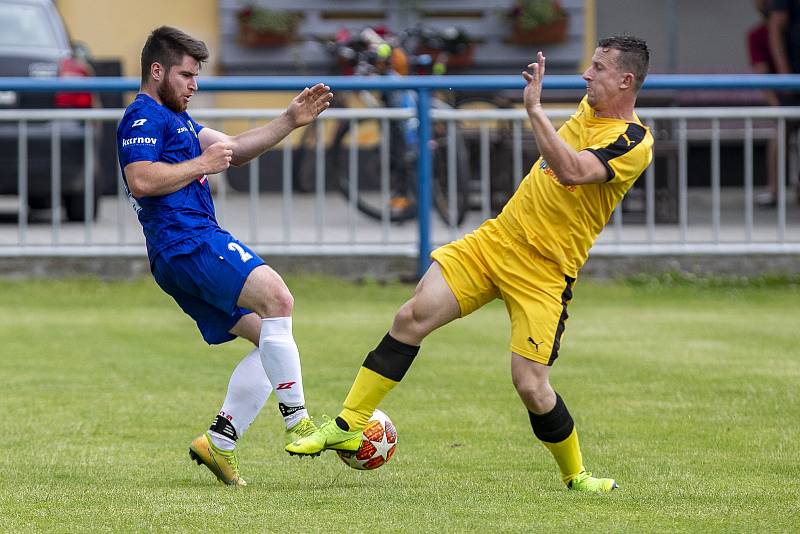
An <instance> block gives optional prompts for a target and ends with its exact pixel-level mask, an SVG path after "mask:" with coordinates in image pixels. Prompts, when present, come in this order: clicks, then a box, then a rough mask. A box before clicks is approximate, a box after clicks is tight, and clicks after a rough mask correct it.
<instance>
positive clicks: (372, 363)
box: [361, 334, 419, 382]
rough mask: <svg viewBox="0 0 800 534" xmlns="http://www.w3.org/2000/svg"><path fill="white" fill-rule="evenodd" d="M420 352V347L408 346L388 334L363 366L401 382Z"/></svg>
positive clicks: (368, 355)
mask: <svg viewBox="0 0 800 534" xmlns="http://www.w3.org/2000/svg"><path fill="white" fill-rule="evenodd" d="M418 352H419V347H418V346H416V345H407V344H405V343H403V342H402V341H398V340H396V339H395V338H393V337H392V336H390V335H389V334H386V335H385V336H383V339H382V340H381V342H380V343H378V346H377V347H375V350H373V351H371V352H370V353H369V354H367V358H366V359H365V360H364V363H363V364H361V365H362V366H363V367H366V368H367V369H369V370H370V371H374V372H376V373H378V374H379V375H381V376H383V377H386V378H388V379H389V380H394V381H395V382H400V381H401V380H402V379H403V377H404V376H405V375H406V371H408V368H409V367H411V364H412V363H413V362H414V358H415V357H416V356H417V353H418Z"/></svg>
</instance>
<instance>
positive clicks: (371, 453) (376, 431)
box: [337, 410, 397, 470]
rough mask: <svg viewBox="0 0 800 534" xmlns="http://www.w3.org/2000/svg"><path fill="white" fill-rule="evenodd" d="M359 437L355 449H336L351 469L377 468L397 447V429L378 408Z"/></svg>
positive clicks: (386, 460) (387, 459)
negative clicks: (345, 450) (358, 443)
mask: <svg viewBox="0 0 800 534" xmlns="http://www.w3.org/2000/svg"><path fill="white" fill-rule="evenodd" d="M361 438H362V439H361V446H360V447H359V448H358V450H357V451H354V452H342V451H337V452H338V454H339V458H341V459H342V461H343V462H344V463H346V464H347V465H349V466H350V467H352V468H353V469H361V470H367V469H377V468H379V467H380V466H382V465H383V464H385V463H386V462H388V461H389V460H390V459H391V457H392V456H393V455H394V451H395V449H396V448H397V430H396V429H395V428H394V424H392V420H391V419H389V416H388V415H386V414H385V413H383V412H382V411H380V410H375V411H374V412H373V413H372V417H370V418H369V421H368V422H367V426H366V427H364V431H363V432H362V435H361Z"/></svg>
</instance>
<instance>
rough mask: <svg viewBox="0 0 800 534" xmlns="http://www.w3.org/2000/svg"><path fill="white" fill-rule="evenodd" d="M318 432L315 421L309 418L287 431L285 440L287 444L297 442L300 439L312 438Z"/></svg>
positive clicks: (301, 420)
mask: <svg viewBox="0 0 800 534" xmlns="http://www.w3.org/2000/svg"><path fill="white" fill-rule="evenodd" d="M316 430H317V425H315V424H314V421H312V420H311V419H309V418H308V417H306V418H304V419H300V421H298V422H297V424H295V425H294V426H293V427H292V428H289V429H288V430H286V434H285V438H286V444H287V445H288V444H289V443H291V442H293V441H297V440H298V439H300V438H305V437H306V436H310V435H311V434H313V433H314V432H316Z"/></svg>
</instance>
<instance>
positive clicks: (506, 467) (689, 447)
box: [0, 278, 800, 533]
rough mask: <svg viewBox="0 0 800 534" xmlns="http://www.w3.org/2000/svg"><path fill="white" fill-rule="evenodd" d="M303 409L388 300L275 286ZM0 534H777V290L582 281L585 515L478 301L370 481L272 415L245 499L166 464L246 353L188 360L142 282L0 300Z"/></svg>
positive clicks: (785, 350) (414, 375) (356, 290)
mask: <svg viewBox="0 0 800 534" xmlns="http://www.w3.org/2000/svg"><path fill="white" fill-rule="evenodd" d="M288 283H289V285H290V287H291V288H292V290H293V292H294V294H295V298H296V310H295V320H294V324H295V336H296V338H297V342H298V345H299V346H300V349H301V353H302V356H303V366H304V367H303V368H304V376H305V385H306V396H307V403H308V406H309V408H310V410H311V411H312V413H314V414H322V413H328V414H335V413H337V412H338V409H339V406H340V403H341V401H342V399H343V398H344V395H345V394H346V392H347V390H348V388H349V385H350V383H351V381H352V379H353V377H354V376H355V373H356V371H357V369H358V366H359V364H360V363H361V361H362V360H363V358H364V356H365V354H366V353H367V352H368V351H369V350H370V349H372V348H373V347H374V345H375V344H376V343H377V341H378V340H379V339H380V337H381V336H382V335H383V334H384V333H385V332H386V330H387V329H388V327H389V324H390V321H391V318H392V315H393V313H394V311H395V309H396V308H397V307H398V306H399V305H400V304H401V303H402V302H403V300H404V299H405V298H407V297H408V296H409V295H410V293H411V290H412V288H411V287H410V286H403V285H388V286H381V285H377V284H362V285H355V284H349V283H344V282H340V281H337V280H333V279H323V278H298V279H290V280H288ZM0 295H2V296H0V302H2V305H0V347H2V349H0V384H2V393H0V410H2V414H3V423H4V424H3V430H2V432H0V436H2V437H0V443H2V456H1V457H0V531H8V532H20V531H58V532H69V531H73V532H83V531H123V532H128V531H142V530H157V531H168V532H172V531H195V532H197V531H222V530H227V531H237V532H239V531H243V532H317V531H320V532H321V531H327V532H348V531H352V532H385V531H386V532H398V531H402V532H426V531H446V532H465V531H470V532H531V531H535V532H548V533H549V532H564V531H567V530H569V531H577V530H580V529H589V530H592V531H601V530H602V531H625V532H692V533H694V532H757V531H765V532H784V531H787V532H788V531H795V532H796V529H797V525H798V524H800V504H798V503H800V484H799V483H798V481H799V480H800V467H799V465H800V447H798V441H799V440H800V428H799V426H798V422H800V348H799V347H798V340H800V328H799V327H800V318H799V314H798V312H799V311H800V289H798V286H797V285H796V284H792V283H790V282H786V283H781V282H780V281H769V282H768V283H745V282H741V281H734V282H731V283H723V284H719V283H714V284H709V283H703V282H702V281H687V280H677V281H674V280H673V281H670V280H666V281H665V280H663V279H661V280H659V279H646V278H642V279H637V280H635V281H634V282H632V283H606V284H599V283H590V282H587V281H582V282H580V283H579V284H578V286H577V287H576V291H575V301H574V302H573V304H572V305H571V306H570V311H571V318H570V321H569V323H568V326H567V333H566V338H565V340H564V343H563V345H562V351H561V357H560V359H559V360H558V362H557V363H556V365H555V368H554V370H553V373H552V381H553V384H554V386H555V387H556V389H558V391H559V392H560V393H561V394H562V396H563V397H564V399H565V400H566V402H567V405H568V406H569V408H570V410H571V412H572V414H573V416H574V418H575V420H576V424H577V425H578V429H579V431H580V435H581V440H582V443H583V450H584V457H585V460H586V463H587V466H588V467H589V468H590V469H592V470H593V471H594V472H595V473H597V474H602V475H609V476H613V477H615V478H616V479H617V480H618V481H619V482H620V484H621V486H622V489H621V490H620V491H617V492H615V493H614V494H612V495H609V496H593V495H581V494H573V493H571V492H568V491H566V490H565V489H564V487H563V486H562V485H561V484H560V482H559V478H558V473H557V469H556V466H555V463H554V462H553V460H552V458H550V457H549V455H548V453H547V452H546V450H545V449H544V448H543V447H542V446H541V445H539V444H538V443H537V442H536V441H535V440H534V439H533V436H532V433H531V430H530V426H529V423H528V417H527V414H526V412H525V410H524V409H523V407H522V405H521V403H520V402H519V400H518V399H517V397H516V393H515V392H514V389H513V387H512V385H511V381H510V376H509V375H510V373H509V355H508V336H509V328H508V322H507V318H506V315H505V309H504V307H503V306H502V304H501V303H499V302H496V303H493V304H491V305H489V306H487V307H486V308H485V309H483V310H480V311H478V312H477V313H475V314H473V315H472V316H470V317H468V318H466V319H463V320H461V321H456V322H455V323H454V324H452V325H448V326H447V327H445V328H443V329H442V330H440V331H438V332H436V333H434V334H433V335H431V336H430V338H429V339H427V340H426V342H425V345H424V346H423V350H422V352H421V355H420V357H418V358H417V361H416V363H415V364H414V366H413V367H412V369H411V370H410V372H409V373H408V375H407V376H406V378H405V380H404V382H403V383H402V384H401V385H400V386H399V387H398V388H396V389H395V390H394V391H393V392H392V394H391V395H390V396H389V397H388V398H387V399H386V401H385V402H384V404H383V405H382V408H383V409H384V410H385V411H386V412H387V413H388V414H389V415H390V416H391V417H392V419H393V420H394V422H395V424H396V425H397V428H398V432H399V449H398V454H397V455H396V456H395V457H394V459H393V460H392V462H391V463H389V464H388V465H387V466H386V467H383V468H381V469H379V470H377V471H375V472H369V473H363V472H357V471H353V470H350V469H349V468H347V467H346V466H345V465H344V464H342V463H341V462H340V461H339V460H338V459H337V458H336V457H335V456H334V455H333V454H332V453H327V454H326V455H323V456H322V457H321V458H318V459H315V460H311V459H298V458H290V457H288V456H287V455H286V454H285V453H284V452H283V450H282V447H283V443H282V430H283V429H282V422H281V419H280V416H279V413H278V411H277V409H276V406H275V403H274V400H273V399H271V400H270V401H269V402H268V405H267V407H266V408H265V410H264V412H263V413H262V414H261V416H260V417H259V418H258V419H257V420H256V422H255V423H254V425H253V426H252V427H251V429H250V430H249V431H248V433H247V435H246V436H245V438H244V439H243V440H242V442H241V446H240V451H241V460H242V470H243V473H244V475H245V478H246V479H247V480H248V482H249V484H250V485H249V486H248V487H247V488H244V489H242V490H238V491H237V490H235V489H233V488H227V487H220V486H217V485H216V484H215V483H214V481H213V479H212V476H211V475H210V473H209V472H207V470H205V469H204V468H200V467H197V466H195V465H194V464H193V463H190V461H189V457H188V454H187V445H188V442H189V441H190V439H191V438H193V437H194V436H195V435H196V434H198V433H200V432H201V431H202V430H204V429H205V428H206V427H207V425H208V424H209V423H210V422H211V419H212V417H213V416H214V414H215V413H216V411H217V410H218V409H219V406H220V404H221V402H222V398H223V396H224V393H225V387H226V385H227V379H228V376H229V374H230V372H231V370H232V369H233V367H234V366H235V365H236V363H237V362H238V360H239V359H240V358H241V357H242V356H243V355H244V353H245V352H246V351H247V350H249V347H248V346H247V344H245V343H244V342H240V341H236V342H233V343H228V344H226V345H224V346H221V347H214V348H210V347H208V346H206V345H205V344H204V343H203V342H202V340H201V338H200V336H199V335H198V333H197V332H196V330H195V329H194V326H193V323H192V322H191V321H190V320H189V319H188V318H187V317H185V316H184V315H183V314H182V313H181V312H180V310H179V309H178V308H177V306H175V305H174V303H173V302H172V301H171V300H170V299H169V297H167V296H166V295H164V294H162V293H161V292H160V290H159V289H158V288H157V287H156V286H155V285H154V284H153V283H152V282H151V281H149V280H138V281H132V282H113V283H111V282H101V281H96V280H65V281H27V282H13V281H5V282H0Z"/></svg>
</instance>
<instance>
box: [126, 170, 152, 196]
mask: <svg viewBox="0 0 800 534" xmlns="http://www.w3.org/2000/svg"><path fill="white" fill-rule="evenodd" d="M126 178H127V180H128V191H130V192H131V195H133V196H134V197H136V198H141V197H149V196H153V191H152V187H150V182H149V181H148V180H145V179H143V177H142V176H141V175H139V174H138V173H132V174H129V175H127V176H126Z"/></svg>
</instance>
